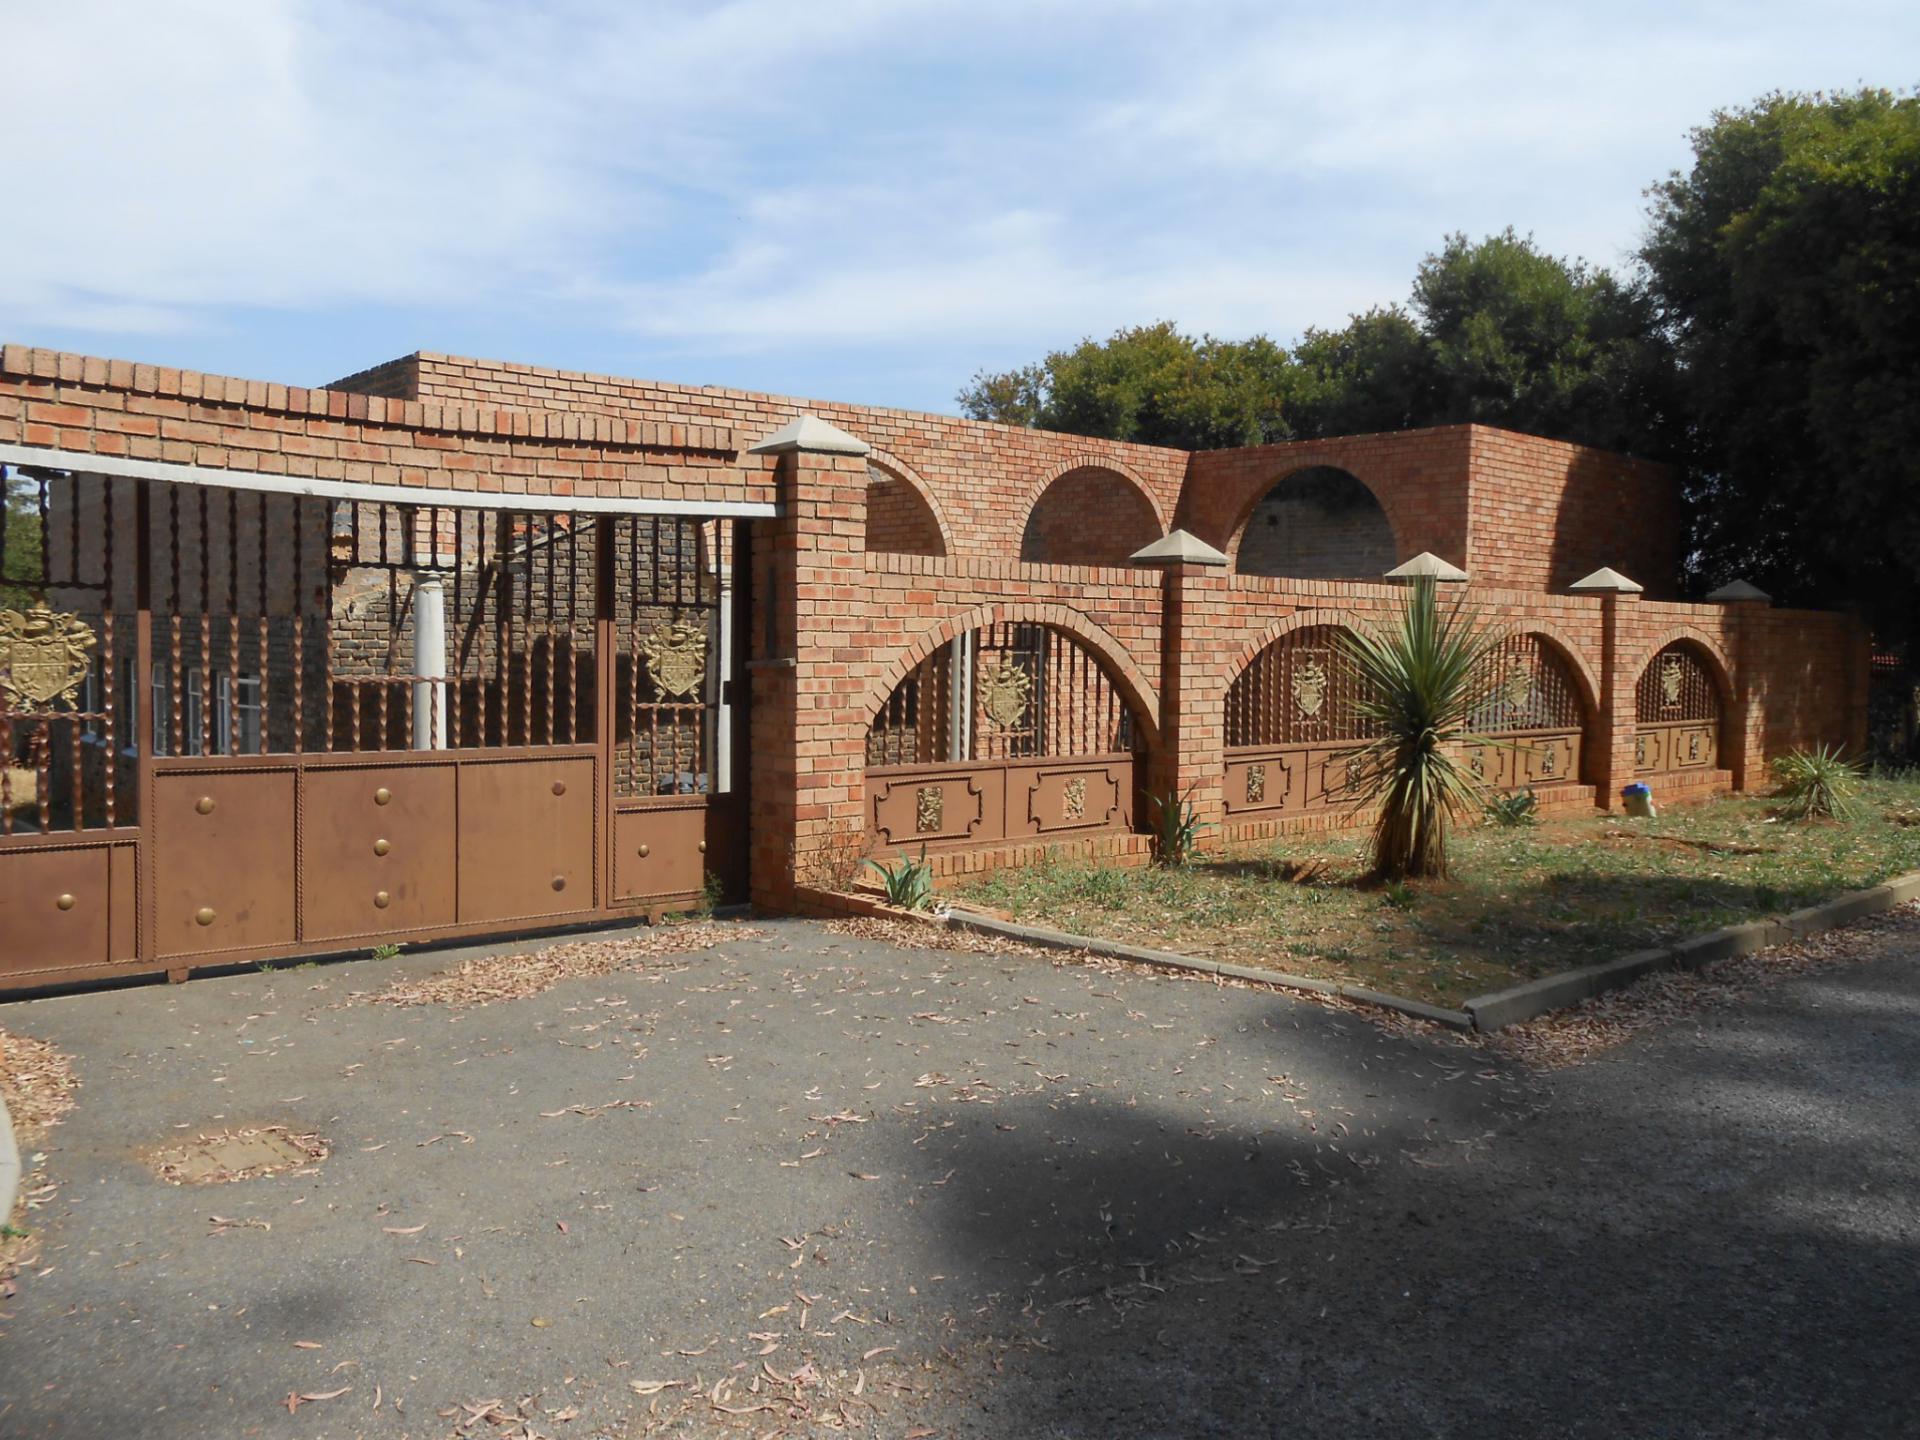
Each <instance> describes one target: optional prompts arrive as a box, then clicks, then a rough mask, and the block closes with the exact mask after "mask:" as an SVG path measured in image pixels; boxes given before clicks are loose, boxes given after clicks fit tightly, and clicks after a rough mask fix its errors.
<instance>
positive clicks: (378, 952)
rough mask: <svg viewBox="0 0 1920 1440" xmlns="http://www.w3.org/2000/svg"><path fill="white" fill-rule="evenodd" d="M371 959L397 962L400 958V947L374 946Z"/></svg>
mask: <svg viewBox="0 0 1920 1440" xmlns="http://www.w3.org/2000/svg"><path fill="white" fill-rule="evenodd" d="M373 958H374V959H376V960H398V959H399V958H400V947H399V946H398V945H392V944H388V945H376V946H374V947H373Z"/></svg>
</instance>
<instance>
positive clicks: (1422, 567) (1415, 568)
mask: <svg viewBox="0 0 1920 1440" xmlns="http://www.w3.org/2000/svg"><path fill="white" fill-rule="evenodd" d="M1466 578H1467V572H1466V571H1464V570H1462V569H1461V568H1460V567H1459V566H1458V565H1450V564H1448V563H1447V562H1446V561H1445V560H1442V559H1441V558H1440V557H1439V556H1438V555H1436V554H1434V553H1433V552H1432V551H1431V550H1422V551H1421V552H1420V553H1419V554H1418V555H1416V556H1414V557H1413V558H1412V559H1411V560H1409V561H1407V563H1406V564H1404V565H1396V566H1394V567H1393V569H1391V570H1389V571H1387V579H1389V580H1464V579H1466Z"/></svg>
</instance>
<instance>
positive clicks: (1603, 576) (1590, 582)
mask: <svg viewBox="0 0 1920 1440" xmlns="http://www.w3.org/2000/svg"><path fill="white" fill-rule="evenodd" d="M1567 588H1568V589H1569V590H1573V591H1576V592H1578V593H1580V594H1583V595H1638V594H1641V593H1642V592H1643V591H1645V590H1646V588H1647V587H1646V586H1644V585H1642V584H1640V583H1639V582H1638V581H1637V580H1629V579H1628V578H1627V577H1626V576H1624V575H1622V574H1621V573H1620V572H1619V571H1618V570H1615V569H1612V568H1610V567H1609V566H1606V565H1602V566H1601V567H1600V568H1599V569H1598V570H1596V571H1594V572H1593V573H1592V574H1591V575H1589V576H1587V578H1586V579H1584V580H1576V581H1574V582H1573V584H1571V585H1569V586H1568V587H1567Z"/></svg>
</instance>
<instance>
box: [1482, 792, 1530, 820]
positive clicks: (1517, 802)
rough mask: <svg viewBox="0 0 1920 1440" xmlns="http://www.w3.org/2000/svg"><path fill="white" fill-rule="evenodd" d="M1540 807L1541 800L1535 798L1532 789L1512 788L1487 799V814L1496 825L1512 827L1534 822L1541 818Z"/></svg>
mask: <svg viewBox="0 0 1920 1440" xmlns="http://www.w3.org/2000/svg"><path fill="white" fill-rule="evenodd" d="M1538 809H1539V802H1538V801H1537V800H1535V799H1534V796H1533V792H1532V791H1531V790H1511V791H1508V792H1507V793H1506V794H1504V795H1494V796H1492V797H1490V798H1489V799H1488V800H1487V806H1486V816H1487V819H1488V820H1490V821H1492V822H1493V823H1494V824H1495V825H1505V826H1508V827H1510V828H1511V827H1517V826H1521V825H1531V824H1533V822H1534V821H1536V820H1538V819H1539V818H1540V816H1539V815H1538V813H1536V812H1537V811H1538Z"/></svg>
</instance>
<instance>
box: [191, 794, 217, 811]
mask: <svg viewBox="0 0 1920 1440" xmlns="http://www.w3.org/2000/svg"><path fill="white" fill-rule="evenodd" d="M193 808H194V809H196V810H198V811H199V812H200V813H201V814H202V815H211V814H213V796H211V795H202V796H201V797H200V798H199V799H198V800H196V801H194V804H193Z"/></svg>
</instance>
